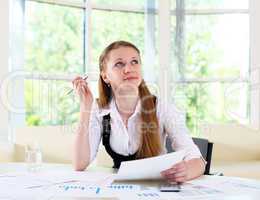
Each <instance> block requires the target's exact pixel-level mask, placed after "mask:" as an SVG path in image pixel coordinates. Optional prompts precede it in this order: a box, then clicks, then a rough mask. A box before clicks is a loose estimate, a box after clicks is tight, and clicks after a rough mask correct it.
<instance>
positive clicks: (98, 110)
mask: <svg viewBox="0 0 260 200" xmlns="http://www.w3.org/2000/svg"><path fill="white" fill-rule="evenodd" d="M92 112H93V113H94V114H96V115H99V116H103V115H106V114H108V113H109V112H110V104H109V105H108V106H106V107H101V106H100V104H99V101H98V99H95V100H94V101H93V104H92Z"/></svg>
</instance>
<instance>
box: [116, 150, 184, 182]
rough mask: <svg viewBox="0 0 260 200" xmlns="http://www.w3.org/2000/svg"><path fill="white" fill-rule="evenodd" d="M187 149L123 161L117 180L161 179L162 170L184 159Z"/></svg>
mask: <svg viewBox="0 0 260 200" xmlns="http://www.w3.org/2000/svg"><path fill="white" fill-rule="evenodd" d="M184 155H185V151H177V152H173V153H168V154H165V155H161V156H156V157H152V158H145V159H140V160H134V161H126V162H122V163H121V166H120V168H119V170H118V173H117V175H116V177H115V179H116V180H139V179H140V180H141V179H161V178H162V177H161V175H160V172H161V171H163V170H166V169H169V168H170V167H172V166H173V165H174V164H176V163H178V162H180V161H182V160H183V158H184Z"/></svg>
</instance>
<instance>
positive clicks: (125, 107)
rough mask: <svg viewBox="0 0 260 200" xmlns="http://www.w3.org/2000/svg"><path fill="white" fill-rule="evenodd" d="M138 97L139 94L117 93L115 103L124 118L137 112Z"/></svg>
mask: <svg viewBox="0 0 260 200" xmlns="http://www.w3.org/2000/svg"><path fill="white" fill-rule="evenodd" d="M138 99H139V96H138V94H128V95H122V94H121V95H115V103H116V106H117V109H118V112H119V114H120V115H121V117H122V118H123V119H126V120H127V119H128V118H129V117H130V116H131V115H132V114H133V113H134V112H135V108H136V105H137V102H138Z"/></svg>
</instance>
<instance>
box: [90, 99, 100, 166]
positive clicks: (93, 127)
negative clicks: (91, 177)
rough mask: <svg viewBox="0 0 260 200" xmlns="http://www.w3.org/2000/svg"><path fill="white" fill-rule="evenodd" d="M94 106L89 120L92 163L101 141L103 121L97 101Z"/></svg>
mask: <svg viewBox="0 0 260 200" xmlns="http://www.w3.org/2000/svg"><path fill="white" fill-rule="evenodd" d="M93 104H94V105H93V106H92V109H91V113H90V119H89V147H90V162H92V161H93V160H94V159H95V157H96V155H97V152H98V148H99V144H100V141H101V120H100V117H99V108H98V105H97V102H96V101H95V102H94V103H93Z"/></svg>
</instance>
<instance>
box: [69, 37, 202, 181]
mask: <svg viewBox="0 0 260 200" xmlns="http://www.w3.org/2000/svg"><path fill="white" fill-rule="evenodd" d="M99 69H100V77H99V98H98V99H97V101H95V102H93V96H92V93H91V91H90V89H89V87H88V84H87V82H86V81H85V80H84V79H83V78H81V77H77V78H75V79H74V80H73V85H74V88H75V90H76V92H77V94H78V95H79V97H80V121H79V129H78V131H77V136H76V141H75V155H74V166H75V169H76V170H84V169H85V168H86V167H87V166H88V165H89V164H90V162H91V161H92V160H93V159H94V158H95V156H96V153H97V151H98V146H99V144H100V142H101V140H102V144H103V145H104V146H105V149H106V151H107V153H108V154H109V155H110V156H111V157H112V159H113V161H114V167H115V168H118V167H119V166H120V164H121V162H122V161H128V160H134V159H141V158H148V157H152V156H158V155H160V154H164V153H166V149H165V138H166V136H167V135H168V136H169V137H170V138H171V140H172V146H173V148H174V149H175V150H182V149H184V150H185V152H186V156H185V159H184V161H182V162H180V163H178V164H176V165H174V166H172V167H171V168H170V169H168V170H165V171H163V172H161V175H162V177H164V178H165V179H166V180H168V181H169V182H185V181H187V180H191V179H194V178H196V177H198V176H200V175H202V174H203V172H204V168H205V162H204V160H203V159H202V157H201V154H200V151H199V149H198V148H197V146H196V145H195V144H194V143H193V141H192V139H191V138H190V137H189V136H188V134H187V133H188V130H187V128H186V125H185V115H183V113H180V111H178V110H177V109H176V107H175V106H174V105H166V104H163V103H162V102H160V100H159V99H157V98H156V97H155V96H153V95H152V94H151V93H150V92H149V89H148V88H147V86H146V85H145V82H144V80H143V79H142V74H141V58H140V52H139V50H138V49H137V47H136V46H134V45H133V44H131V43H129V42H126V41H116V42H113V43H112V44H110V45H109V46H107V47H106V48H105V49H104V51H103V53H102V54H101V56H100V58H99Z"/></svg>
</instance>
